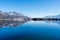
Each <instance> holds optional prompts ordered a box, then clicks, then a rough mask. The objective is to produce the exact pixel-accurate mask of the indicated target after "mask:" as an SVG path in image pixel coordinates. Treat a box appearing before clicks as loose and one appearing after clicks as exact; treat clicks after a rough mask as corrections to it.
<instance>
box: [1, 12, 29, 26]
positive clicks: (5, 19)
mask: <svg viewBox="0 0 60 40" xmlns="http://www.w3.org/2000/svg"><path fill="white" fill-rule="evenodd" d="M28 19H29V18H28V17H27V16H24V15H22V14H21V13H17V12H13V11H12V12H2V11H0V27H2V26H17V25H22V24H23V23H25V22H27V21H28Z"/></svg>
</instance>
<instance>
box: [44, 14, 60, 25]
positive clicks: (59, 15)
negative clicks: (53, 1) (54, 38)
mask: <svg viewBox="0 0 60 40" xmlns="http://www.w3.org/2000/svg"><path fill="white" fill-rule="evenodd" d="M45 18H58V19H60V14H58V15H55V16H45ZM45 22H47V23H57V24H59V25H60V20H58V21H45Z"/></svg>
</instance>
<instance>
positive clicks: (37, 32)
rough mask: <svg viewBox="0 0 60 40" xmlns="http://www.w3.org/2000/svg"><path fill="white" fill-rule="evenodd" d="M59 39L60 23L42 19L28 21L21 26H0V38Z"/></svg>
mask: <svg viewBox="0 0 60 40" xmlns="http://www.w3.org/2000/svg"><path fill="white" fill-rule="evenodd" d="M8 38H9V39H15V40H60V25H59V24H57V23H46V22H44V21H34V22H33V21H29V22H27V23H25V24H23V25H21V26H17V27H15V28H13V27H8V26H7V27H3V28H0V39H8Z"/></svg>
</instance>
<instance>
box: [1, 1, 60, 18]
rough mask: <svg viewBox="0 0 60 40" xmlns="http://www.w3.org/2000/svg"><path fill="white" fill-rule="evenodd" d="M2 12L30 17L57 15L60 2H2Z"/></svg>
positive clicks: (59, 10) (59, 9)
mask: <svg viewBox="0 0 60 40" xmlns="http://www.w3.org/2000/svg"><path fill="white" fill-rule="evenodd" d="M0 10H2V11H7V12H10V11H16V12H21V13H22V14H24V15H26V16H28V17H43V16H46V15H57V14H59V13H60V0H0Z"/></svg>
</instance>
